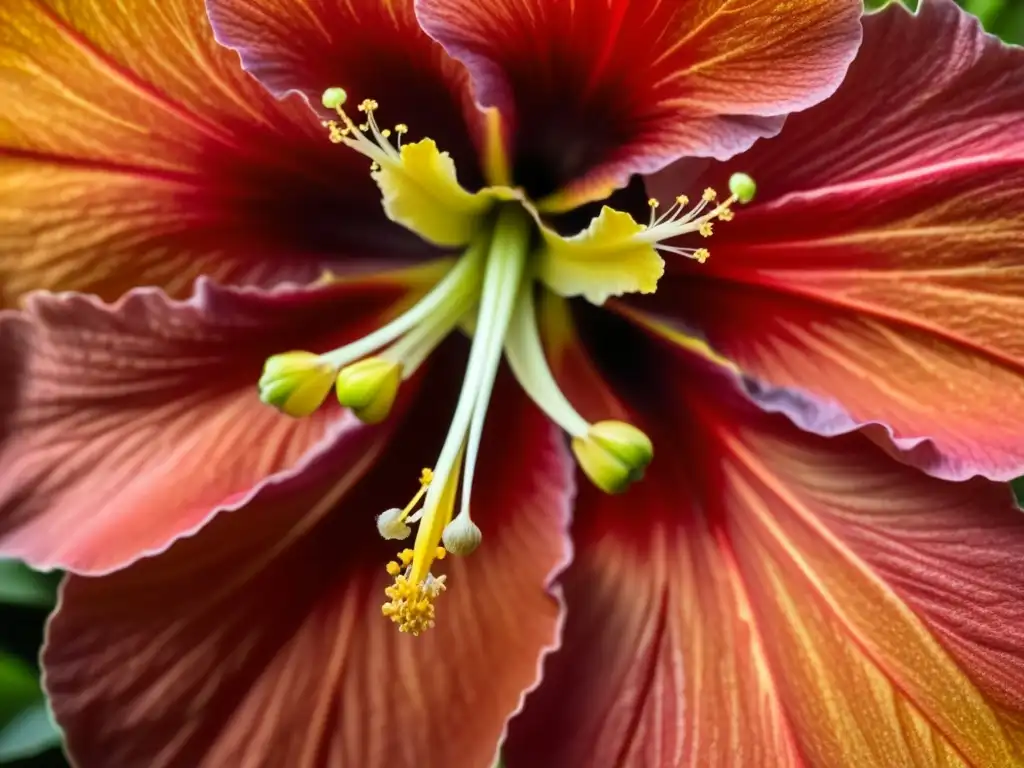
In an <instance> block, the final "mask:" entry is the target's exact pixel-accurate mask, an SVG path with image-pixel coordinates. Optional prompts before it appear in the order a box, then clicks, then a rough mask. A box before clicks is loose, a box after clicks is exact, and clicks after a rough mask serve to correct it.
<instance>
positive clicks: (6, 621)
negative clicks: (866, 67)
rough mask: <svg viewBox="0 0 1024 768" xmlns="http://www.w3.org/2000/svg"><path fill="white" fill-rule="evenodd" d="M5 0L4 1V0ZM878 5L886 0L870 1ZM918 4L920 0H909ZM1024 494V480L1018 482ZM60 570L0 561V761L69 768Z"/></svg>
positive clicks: (1007, 13) (1000, 8) (1021, 19)
mask: <svg viewBox="0 0 1024 768" xmlns="http://www.w3.org/2000/svg"><path fill="white" fill-rule="evenodd" d="M0 2H2V0H0ZM867 4H868V7H869V8H872V9H874V8H879V7H881V6H883V5H885V4H886V0H867ZM907 4H908V5H916V0H908V2H907ZM960 4H961V5H962V6H963V7H964V8H966V9H967V10H968V11H970V12H971V13H973V14H975V15H976V16H977V17H978V18H980V19H981V21H982V23H983V24H984V25H985V27H986V28H987V29H988V30H990V31H991V32H994V33H995V34H998V35H999V36H1001V37H1002V38H1003V39H1004V40H1007V41H1009V42H1014V43H1018V44H1024V0H960ZM1015 490H1016V491H1017V493H1018V498H1024V481H1018V483H1017V484H1015ZM58 580H59V578H58V576H57V575H56V574H40V573H34V572H32V571H30V570H29V569H27V568H25V567H24V566H22V565H20V564H19V563H14V562H9V561H0V766H5V767H7V766H12V767H16V768H66V766H67V763H66V762H65V761H64V759H63V758H62V756H61V753H60V748H59V743H60V735H59V733H58V732H57V729H56V728H55V727H54V726H53V725H52V723H51V721H50V717H49V714H48V712H47V710H46V703H45V701H44V699H43V694H42V690H41V688H40V683H39V666H38V661H37V656H38V653H39V647H40V645H41V644H42V638H43V630H44V624H45V621H46V616H47V614H48V613H49V611H50V610H51V609H52V607H53V605H54V602H55V600H56V594H57V582H58Z"/></svg>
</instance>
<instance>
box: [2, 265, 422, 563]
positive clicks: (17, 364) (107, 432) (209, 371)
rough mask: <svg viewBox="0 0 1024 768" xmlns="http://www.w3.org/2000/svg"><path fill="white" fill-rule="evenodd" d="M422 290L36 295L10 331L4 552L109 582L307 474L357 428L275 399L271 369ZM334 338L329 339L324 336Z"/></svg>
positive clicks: (349, 333) (334, 341)
mask: <svg viewBox="0 0 1024 768" xmlns="http://www.w3.org/2000/svg"><path fill="white" fill-rule="evenodd" d="M406 293H407V287H406V286H404V285H402V284H401V283H399V282H398V281H387V280H383V279H378V280H373V279H366V280H363V281H360V282H353V283H346V284H338V285H334V286H331V287H330V288H326V289H323V290H319V291H318V290H315V289H279V290H278V291H276V292H274V293H264V292H257V291H255V290H249V291H241V290H231V289H225V288H218V287H216V286H214V285H212V284H210V283H206V282H201V283H200V285H199V289H198V292H197V293H196V295H195V296H194V297H193V298H192V299H191V300H189V301H187V302H174V301H171V300H169V299H167V297H166V296H165V295H164V294H163V293H161V292H159V291H158V290H156V289H136V290H135V291H134V292H132V293H130V294H128V295H127V296H126V297H125V298H124V299H123V300H122V301H120V302H119V303H118V304H116V305H113V306H109V305H103V304H101V303H100V302H99V301H97V300H94V299H92V298H88V297H84V296H80V295H75V294H62V295H59V296H53V295H49V294H36V295H34V296H33V297H31V298H30V300H29V302H28V307H27V311H26V312H25V313H23V314H17V315H16V314H14V313H10V314H8V315H7V316H5V317H3V318H2V320H0V392H2V393H4V397H3V403H4V408H3V413H2V418H3V422H2V423H3V429H2V432H0V468H2V469H0V552H3V554H4V555H5V556H9V557H19V558H22V559H25V560H27V561H29V562H30V563H31V564H32V565H35V566H37V567H41V568H54V567H57V568H62V569H66V570H72V571H76V572H80V573H97V572H106V571H109V570H111V569H113V568H117V567H120V566H122V565H124V564H125V563H126V562H130V561H132V560H135V559H136V558H138V557H141V556H142V555H144V554H148V553H151V552H154V551H158V550H161V549H163V548H164V547H166V546H167V545H168V544H169V543H170V542H171V541H173V540H174V539H176V538H178V537H180V536H183V535H185V534H188V533H190V532H191V531H193V530H195V529H196V528H198V527H199V526H201V525H202V524H203V523H205V522H206V521H207V520H208V519H209V518H210V517H211V516H212V515H213V514H215V512H216V510H218V509H223V508H236V507H238V506H240V505H241V504H243V503H244V501H245V500H246V499H247V498H248V497H249V496H250V495H251V494H252V493H253V490H254V488H256V487H258V486H259V485H260V484H261V483H262V482H264V481H266V480H267V479H268V478H272V477H276V476H279V475H290V474H292V473H296V472H301V471H303V469H304V468H305V466H306V465H307V464H308V463H309V461H310V460H311V456H315V455H316V454H318V453H319V452H320V451H322V450H323V449H324V448H325V446H327V445H329V444H330V443H331V442H332V441H334V440H335V439H337V438H338V436H339V435H340V434H342V433H343V432H345V430H347V429H350V428H351V427H352V424H351V422H352V421H353V419H352V417H351V416H348V415H347V414H346V412H344V411H343V410H342V409H341V408H340V407H338V406H337V403H334V404H333V405H332V404H331V403H328V404H327V405H326V406H325V407H324V408H322V409H321V410H320V411H318V412H317V413H316V414H314V415H313V416H311V417H309V418H306V419H292V418H289V417H287V416H284V415H283V414H280V413H278V412H277V411H275V410H274V409H273V408H270V407H269V406H266V405H264V404H263V403H261V402H260V400H259V397H258V394H257V388H256V382H257V381H258V379H259V377H260V372H261V369H262V366H263V362H264V360H265V359H266V358H267V357H268V356H270V355H272V354H276V353H279V352H287V351H290V350H293V349H296V348H298V349H312V350H313V351H321V350H328V349H331V348H333V347H335V346H338V345H339V344H340V343H343V342H345V341H351V340H353V339H355V338H358V337H359V336H361V335H363V334H365V333H367V332H369V331H371V330H373V329H374V327H375V326H376V325H377V324H379V323H380V322H381V320H382V319H383V318H384V317H385V316H386V314H387V313H388V311H389V310H391V309H393V307H394V305H395V304H396V303H397V302H398V301H399V300H401V299H403V298H404V296H405V295H406ZM324 329H328V330H324Z"/></svg>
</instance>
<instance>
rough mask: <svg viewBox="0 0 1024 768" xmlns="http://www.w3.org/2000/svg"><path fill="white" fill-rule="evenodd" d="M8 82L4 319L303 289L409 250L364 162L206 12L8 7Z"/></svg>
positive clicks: (126, 2)
mask: <svg viewBox="0 0 1024 768" xmlns="http://www.w3.org/2000/svg"><path fill="white" fill-rule="evenodd" d="M0 69H2V70H3V73H4V74H3V77H2V78H0V101H2V102H3V104H4V105H5V107H4V110H3V113H2V114H0V306H2V305H3V304H11V303H13V302H14V301H15V300H16V299H17V297H18V296H19V295H20V294H22V293H24V292H26V291H29V290H31V289H34V288H50V289H54V290H83V291H92V292H95V293H98V294H100V295H102V296H104V297H105V298H115V297H117V296H119V295H121V294H122V293H124V292H125V291H126V290H127V289H129V288H131V287H132V286H135V285H145V284H152V285H159V286H162V287H164V288H165V289H167V290H168V291H169V292H170V293H172V294H173V295H187V294H188V292H189V288H190V286H191V283H192V281H193V280H194V278H195V277H196V276H197V275H199V274H206V275H210V276H214V277H216V278H217V279H219V280H221V281H225V282H226V281H234V282H246V283H259V284H267V283H272V282H276V281H278V280H280V279H283V278H288V279H308V278H310V277H315V276H316V275H317V274H318V271H319V268H320V265H321V264H323V263H324V262H332V261H335V260H337V259H338V258H339V257H340V256H346V255H349V256H358V257H362V258H380V257H382V256H388V255H392V254H391V253H380V252H369V253H367V252H365V248H366V247H367V245H368V243H370V242H373V243H374V245H375V247H376V248H383V247H390V248H392V249H396V248H399V247H411V243H412V242H414V239H413V238H412V237H411V236H407V235H406V234H405V233H403V232H402V231H401V230H400V229H398V228H396V227H392V226H391V225H390V224H389V223H388V222H387V220H386V219H385V218H384V216H383V213H382V212H381V210H380V197H379V194H378V193H377V191H376V189H375V187H374V185H373V183H372V181H371V180H370V178H369V174H368V173H367V164H366V162H365V161H364V160H363V158H360V157H359V156H358V155H356V154H354V153H352V152H349V151H347V150H344V149H341V148H339V147H335V146H333V145H331V144H330V142H328V141H327V138H326V134H325V131H324V130H323V129H322V128H321V127H320V125H319V124H318V123H317V118H316V116H315V115H314V114H313V113H312V112H311V110H310V109H309V107H308V105H307V104H305V103H303V101H302V100H301V99H300V98H298V97H293V98H290V99H288V100H286V101H284V102H278V101H277V100H275V99H274V98H273V97H271V96H270V94H268V93H266V91H265V90H264V89H263V88H262V87H260V85H259V83H257V82H256V81H255V80H254V79H253V78H251V77H249V76H248V75H246V74H245V73H244V72H243V71H242V70H241V69H240V67H239V64H238V57H237V55H236V54H235V53H233V52H232V51H229V50H226V49H223V48H221V47H220V46H218V45H217V43H216V42H215V41H214V40H213V36H212V32H211V31H210V27H209V22H208V20H207V17H206V13H205V9H204V6H203V2H202V0H123V2H117V3H110V2H106V0H6V2H4V3H3V4H2V7H0ZM382 232H394V234H392V235H390V237H391V238H392V240H394V238H395V237H396V236H397V238H398V239H397V241H396V242H389V241H388V240H386V239H384V235H383V234H382ZM406 238H407V239H406Z"/></svg>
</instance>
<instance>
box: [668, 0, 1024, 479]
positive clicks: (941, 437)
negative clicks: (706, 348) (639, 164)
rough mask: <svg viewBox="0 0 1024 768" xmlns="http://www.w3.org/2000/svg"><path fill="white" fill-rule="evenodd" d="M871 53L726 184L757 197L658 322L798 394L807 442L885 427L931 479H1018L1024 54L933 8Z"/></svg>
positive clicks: (869, 48)
mask: <svg viewBox="0 0 1024 768" xmlns="http://www.w3.org/2000/svg"><path fill="white" fill-rule="evenodd" d="M862 51H863V53H862V56H861V57H860V58H858V60H857V62H856V63H855V64H854V66H853V68H852V69H851V71H850V75H849V77H848V78H847V80H846V81H845V82H844V84H843V86H842V88H841V89H840V90H839V92H838V93H837V94H836V95H835V96H834V97H833V98H832V99H830V100H829V101H828V102H827V103H825V104H824V105H822V106H820V107H818V108H816V109H813V110H810V111H809V112H806V113H803V114H800V115H797V116H795V117H793V118H792V119H791V120H790V121H789V122H788V123H787V124H786V128H785V130H784V131H783V133H782V134H781V135H780V136H779V137H778V138H777V139H775V140H772V141H769V142H765V143H763V145H758V146H757V147H755V148H754V149H753V150H751V152H750V153H748V154H747V155H744V156H742V157H740V158H738V159H737V160H736V161H735V162H734V163H733V164H730V165H729V166H728V167H725V168H721V169H717V170H716V171H715V172H714V173H713V178H711V179H710V181H711V182H712V184H714V182H715V181H716V180H719V178H718V177H721V178H726V177H727V176H728V174H729V173H731V172H732V171H733V170H743V171H746V172H749V173H751V174H752V175H753V176H754V177H755V178H756V179H757V181H758V185H759V190H760V191H759V198H758V200H756V201H755V202H754V204H752V205H751V206H749V207H746V208H743V209H742V210H740V211H737V213H736V219H735V221H734V222H731V223H728V224H724V225H722V227H721V228H720V230H718V231H716V235H715V237H714V238H712V241H711V246H710V247H711V252H712V256H711V259H710V261H709V262H708V263H707V264H706V265H704V266H703V267H700V268H697V269H690V268H689V267H687V266H686V265H681V264H680V263H679V262H678V261H675V262H673V261H671V260H670V262H669V264H668V272H669V274H668V275H667V276H666V278H665V279H664V280H663V281H662V284H661V287H660V290H659V295H658V297H657V299H656V301H655V302H654V304H652V305H651V306H652V311H657V312H662V313H664V314H666V315H672V316H674V317H676V318H681V319H682V320H683V322H685V323H686V324H689V325H695V326H697V327H699V328H701V329H702V330H703V331H704V332H705V333H706V334H707V338H708V339H709V341H710V342H711V343H712V344H713V345H714V346H715V347H716V348H718V349H719V350H720V351H721V352H722V353H723V354H725V355H727V356H729V357H731V358H733V359H734V360H736V362H737V363H739V364H740V365H741V366H742V367H743V368H744V369H745V370H746V371H747V372H748V373H750V374H751V375H752V376H754V377H756V378H758V379H761V380H763V382H765V384H766V385H768V386H767V387H766V388H767V389H768V390H771V389H772V388H773V387H779V386H782V387H794V388H799V389H800V390H802V391H803V393H804V395H806V398H804V400H805V401H806V400H810V401H814V402H816V403H817V405H816V406H814V407H808V408H805V409H804V411H805V415H806V414H809V413H812V412H816V413H817V415H816V416H813V417H812V418H806V419H803V421H802V423H803V424H804V425H805V426H807V427H809V428H811V429H815V430H817V431H821V432H833V431H836V428H835V424H836V422H837V419H838V420H840V421H842V420H843V419H845V422H846V423H847V424H848V425H849V426H847V427H846V429H849V428H852V427H854V426H856V424H859V423H865V422H874V421H878V422H881V423H883V424H885V425H887V426H888V427H889V428H891V432H892V433H893V435H894V437H895V440H896V445H897V446H898V447H899V448H901V449H906V450H907V451H908V453H907V456H906V458H907V460H909V461H913V462H914V463H915V464H917V465H918V466H921V467H922V468H924V469H926V470H927V471H929V472H931V473H934V474H936V475H939V476H942V477H947V478H963V477H968V476H971V475H973V474H976V473H982V474H985V475H987V476H989V477H993V478H997V479H1009V478H1012V477H1016V476H1017V475H1019V474H1021V473H1022V472H1024V439H1022V437H1021V436H1022V435H1024V420H1022V419H1024V416H1022V414H1024V336H1022V335H1021V334H1020V333H1019V329H1020V327H1021V326H1022V325H1024V247H1022V243H1024V238H1022V233H1024V198H1022V197H1021V195H1020V194H1019V191H1020V189H1021V188H1022V186H1024V109H1022V107H1021V105H1022V104H1024V50H1021V49H1019V48H1011V47H1008V46H1005V45H1003V44H1002V43H1000V42H999V41H998V40H996V39H995V38H992V37H989V36H987V35H985V34H984V33H983V32H982V31H981V29H980V27H979V26H978V23H977V21H976V20H974V19H973V18H972V17H969V16H968V15H967V14H965V13H963V12H962V11H960V10H959V9H958V8H957V7H956V6H955V5H954V4H953V3H952V2H950V1H949V0H927V1H926V2H923V3H922V4H921V9H920V11H919V14H918V16H916V17H914V16H912V15H910V13H909V12H908V11H906V10H904V9H903V8H901V7H900V6H899V5H898V4H894V5H892V6H890V8H889V9H888V10H886V11H884V12H882V13H880V14H878V15H874V16H871V17H869V18H868V19H867V21H866V23H865V43H864V47H863V49H862ZM670 176H671V174H670V173H666V174H665V178H662V179H658V180H656V181H655V182H654V183H655V184H656V185H657V186H659V187H661V188H662V189H664V190H665V191H666V192H667V191H668V189H667V188H666V187H665V185H666V184H667V183H669V177H670ZM675 192H678V190H675ZM791 399H792V400H793V402H797V401H799V400H800V399H801V398H800V397H799V396H798V395H797V394H795V395H794V396H793V398H791ZM777 402H778V400H776V403H777ZM844 414H845V416H844ZM793 415H794V416H795V417H797V416H799V414H797V413H796V412H795V411H794V412H793ZM840 417H843V418H840ZM923 438H931V441H932V442H931V443H930V444H927V445H922V439H923Z"/></svg>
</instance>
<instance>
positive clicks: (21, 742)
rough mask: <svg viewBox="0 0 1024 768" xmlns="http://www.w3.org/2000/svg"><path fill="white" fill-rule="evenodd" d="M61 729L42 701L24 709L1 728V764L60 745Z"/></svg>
mask: <svg viewBox="0 0 1024 768" xmlns="http://www.w3.org/2000/svg"><path fill="white" fill-rule="evenodd" d="M60 742H61V735H60V730H59V729H58V728H57V726H56V725H54V724H53V720H52V719H51V718H50V713H49V711H48V710H47V708H46V704H45V703H44V702H42V701H40V702H37V703H36V704H33V705H32V706H30V707H28V708H27V709H24V710H22V712H20V713H19V714H18V716H17V717H15V718H14V719H13V720H11V722H9V723H8V724H7V725H6V726H5V727H4V728H3V729H0V764H4V763H9V762H12V761H14V760H23V759H24V758H26V757H32V756H33V755H38V754H39V753H41V752H45V751H46V750H48V749H53V748H54V747H59V746H60Z"/></svg>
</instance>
